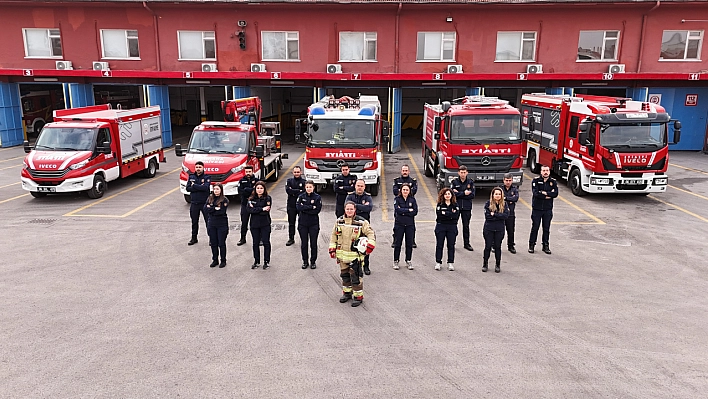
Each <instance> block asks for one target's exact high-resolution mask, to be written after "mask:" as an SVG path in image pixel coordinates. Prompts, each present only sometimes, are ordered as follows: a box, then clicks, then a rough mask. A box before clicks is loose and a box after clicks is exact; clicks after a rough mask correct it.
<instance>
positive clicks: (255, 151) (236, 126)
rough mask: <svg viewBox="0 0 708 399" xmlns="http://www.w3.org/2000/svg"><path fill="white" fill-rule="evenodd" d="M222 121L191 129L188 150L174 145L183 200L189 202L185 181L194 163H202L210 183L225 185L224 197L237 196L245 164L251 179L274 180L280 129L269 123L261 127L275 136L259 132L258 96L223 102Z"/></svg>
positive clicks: (279, 162)
mask: <svg viewBox="0 0 708 399" xmlns="http://www.w3.org/2000/svg"><path fill="white" fill-rule="evenodd" d="M221 107H222V109H223V111H224V119H225V121H224V122H217V121H207V122H202V123H201V124H200V125H199V126H197V127H195V128H194V131H193V132H192V137H191V138H190V139H189V145H188V146H187V149H184V150H183V149H182V146H181V145H180V144H177V145H175V154H177V156H179V157H181V156H184V160H183V161H182V172H180V175H179V187H180V191H181V192H182V194H184V200H185V201H187V202H190V195H189V192H188V191H187V179H188V178H189V174H190V173H193V172H194V165H195V164H196V163H197V161H202V162H203V163H204V173H206V174H207V175H209V176H211V182H212V184H213V183H221V184H222V185H223V186H224V195H227V196H234V195H237V194H238V183H239V181H240V180H241V179H242V178H243V177H244V175H245V174H246V172H245V171H244V169H245V168H246V165H251V166H252V167H253V174H254V176H256V177H258V178H259V179H260V180H269V181H276V180H278V174H279V171H280V168H282V166H283V159H287V154H283V153H281V148H280V146H281V141H280V127H279V125H278V126H277V128H274V127H273V125H272V124H270V125H268V126H267V127H264V128H265V130H266V131H272V132H274V134H275V135H273V136H266V135H263V134H262V133H263V132H261V128H262V126H261V99H260V98H258V97H247V98H240V99H237V100H228V101H222V102H221Z"/></svg>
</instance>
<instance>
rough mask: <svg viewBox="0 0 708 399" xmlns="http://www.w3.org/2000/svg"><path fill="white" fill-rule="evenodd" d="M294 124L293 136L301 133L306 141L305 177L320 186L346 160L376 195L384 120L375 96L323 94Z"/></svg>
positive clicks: (385, 135)
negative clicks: (353, 96)
mask: <svg viewBox="0 0 708 399" xmlns="http://www.w3.org/2000/svg"><path fill="white" fill-rule="evenodd" d="M295 126H296V127H295V129H296V130H295V135H296V137H297V136H299V135H300V134H302V135H303V136H304V137H305V140H306V141H305V145H306V150H305V173H304V174H305V179H307V180H312V181H314V182H315V184H317V185H320V187H322V188H324V187H325V186H326V185H327V184H329V183H330V181H332V179H333V177H334V176H336V175H338V174H339V172H340V166H341V164H342V162H344V161H346V162H347V163H348V164H349V169H350V170H351V172H352V173H353V174H355V175H356V176H357V177H358V178H360V179H363V180H364V181H365V182H366V185H367V186H366V187H367V191H368V192H369V193H370V194H371V195H374V196H376V195H378V194H379V186H380V185H381V173H382V170H381V159H382V157H383V153H382V148H383V144H384V143H386V142H388V122H387V121H385V120H383V119H382V118H381V103H380V102H379V98H378V97H377V96H359V98H352V97H348V96H344V97H341V98H335V97H334V96H327V97H323V98H322V100H320V101H319V102H317V103H314V104H312V105H311V106H310V107H309V108H308V109H307V119H306V120H303V119H298V121H297V123H296V125H295ZM302 126H304V127H305V128H304V129H302ZM303 130H304V131H303Z"/></svg>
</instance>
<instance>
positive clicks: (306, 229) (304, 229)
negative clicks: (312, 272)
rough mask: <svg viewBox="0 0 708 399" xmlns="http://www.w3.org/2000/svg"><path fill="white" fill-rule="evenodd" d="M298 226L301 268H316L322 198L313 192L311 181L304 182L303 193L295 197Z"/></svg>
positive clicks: (313, 187)
mask: <svg viewBox="0 0 708 399" xmlns="http://www.w3.org/2000/svg"><path fill="white" fill-rule="evenodd" d="M295 206H296V207H297V212H298V213H299V217H298V226H297V231H298V233H300V252H301V253H302V268H303V269H307V267H308V266H309V267H310V268H311V269H316V268H317V263H316V262H317V237H318V236H319V234H320V216H319V215H320V211H321V210H322V197H320V195H319V194H317V193H316V192H315V183H314V182H313V181H312V180H308V181H307V182H305V192H304V193H302V194H300V195H299V196H298V197H297V202H296V203H295ZM308 241H309V244H310V256H309V259H310V263H309V264H308V262H307V261H308V256H307V255H308V254H307V245H308Z"/></svg>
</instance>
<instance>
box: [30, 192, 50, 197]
mask: <svg viewBox="0 0 708 399" xmlns="http://www.w3.org/2000/svg"><path fill="white" fill-rule="evenodd" d="M30 194H31V195H32V196H33V197H34V198H44V197H46V196H47V193H40V192H39V191H30Z"/></svg>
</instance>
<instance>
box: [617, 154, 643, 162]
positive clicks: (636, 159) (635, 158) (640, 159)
mask: <svg viewBox="0 0 708 399" xmlns="http://www.w3.org/2000/svg"><path fill="white" fill-rule="evenodd" d="M622 162H623V163H647V157H646V155H629V156H625V157H624V160H623V161H622Z"/></svg>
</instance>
